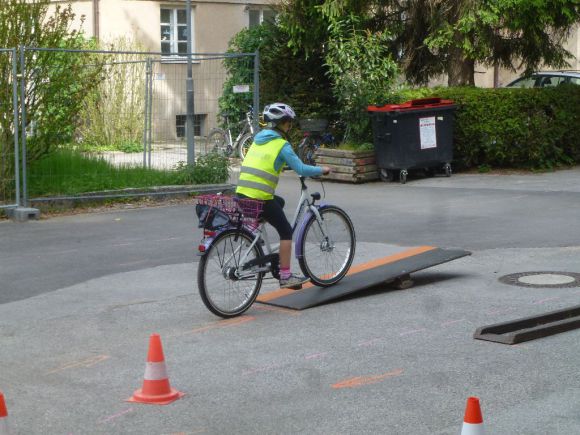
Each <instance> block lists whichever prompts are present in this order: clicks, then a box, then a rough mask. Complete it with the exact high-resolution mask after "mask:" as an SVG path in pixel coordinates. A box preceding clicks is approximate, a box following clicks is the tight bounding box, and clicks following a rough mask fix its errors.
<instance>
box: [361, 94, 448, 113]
mask: <svg viewBox="0 0 580 435" xmlns="http://www.w3.org/2000/svg"><path fill="white" fill-rule="evenodd" d="M453 104H454V102H453V100H443V99H441V98H438V97H435V98H420V99H417V100H411V101H407V102H405V103H402V104H385V105H383V106H368V107H367V110H368V111H369V112H407V111H411V110H421V109H426V108H427V109H428V108H432V107H444V106H451V105H453Z"/></svg>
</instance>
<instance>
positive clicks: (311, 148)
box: [298, 136, 318, 166]
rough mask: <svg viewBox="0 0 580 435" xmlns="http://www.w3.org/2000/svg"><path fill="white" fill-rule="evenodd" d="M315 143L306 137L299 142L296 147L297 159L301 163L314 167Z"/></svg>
mask: <svg viewBox="0 0 580 435" xmlns="http://www.w3.org/2000/svg"><path fill="white" fill-rule="evenodd" d="M317 148H318V147H317V146H316V143H315V142H314V140H313V139H312V138H311V137H310V136H308V137H306V138H304V139H303V140H302V142H300V144H299V145H298V153H299V155H298V157H300V160H302V162H304V163H306V164H307V165H312V166H316V161H315V159H314V153H315V152H316V149H317Z"/></svg>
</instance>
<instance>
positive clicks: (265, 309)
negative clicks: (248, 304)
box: [252, 305, 301, 316]
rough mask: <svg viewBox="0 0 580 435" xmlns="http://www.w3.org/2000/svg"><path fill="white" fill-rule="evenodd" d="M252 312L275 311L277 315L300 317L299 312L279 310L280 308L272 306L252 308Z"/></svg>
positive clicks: (286, 309) (285, 309) (287, 309)
mask: <svg viewBox="0 0 580 435" xmlns="http://www.w3.org/2000/svg"><path fill="white" fill-rule="evenodd" d="M252 309H253V310H258V311H276V312H279V313H285V314H289V315H290V316H300V315H301V314H300V312H299V311H296V310H291V309H289V308H280V307H274V306H268V305H263V306H257V305H256V306H253V307H252Z"/></svg>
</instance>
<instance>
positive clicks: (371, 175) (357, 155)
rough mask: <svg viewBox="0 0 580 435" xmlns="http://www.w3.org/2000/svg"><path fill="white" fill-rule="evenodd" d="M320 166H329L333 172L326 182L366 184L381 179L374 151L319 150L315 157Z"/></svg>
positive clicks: (325, 177)
mask: <svg viewBox="0 0 580 435" xmlns="http://www.w3.org/2000/svg"><path fill="white" fill-rule="evenodd" d="M315 160H316V164H317V165H318V166H322V165H324V166H329V167H330V168H332V172H331V173H330V174H329V175H325V176H323V178H324V179H325V180H334V181H343V182H347V183H364V182H366V181H374V180H378V179H379V174H378V172H377V165H376V162H375V152H374V151H353V150H338V149H333V148H319V149H318V150H317V151H316V155H315Z"/></svg>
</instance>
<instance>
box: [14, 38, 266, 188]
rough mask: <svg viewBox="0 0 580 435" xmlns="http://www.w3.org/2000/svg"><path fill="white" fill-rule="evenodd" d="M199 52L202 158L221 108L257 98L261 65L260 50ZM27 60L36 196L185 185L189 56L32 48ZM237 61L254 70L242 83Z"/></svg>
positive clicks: (196, 76)
mask: <svg viewBox="0 0 580 435" xmlns="http://www.w3.org/2000/svg"><path fill="white" fill-rule="evenodd" d="M192 56H193V60H194V61H193V83H194V121H195V122H194V134H195V141H194V145H195V153H194V156H195V158H198V157H200V156H201V155H203V154H204V153H206V152H207V150H208V147H207V146H206V135H207V133H208V132H209V131H210V130H211V129H212V128H214V127H216V126H218V124H219V122H220V121H219V119H218V112H220V104H223V102H224V101H229V102H230V103H231V102H234V103H239V104H240V105H241V107H243V106H244V105H246V106H247V105H251V104H252V102H254V101H257V98H256V97H257V94H255V93H257V86H255V83H256V77H255V76H256V73H255V71H254V68H256V67H257V64H256V62H255V58H256V56H255V55H254V54H243V55H230V54H194V55H192ZM24 58H25V61H24V63H25V65H24V68H23V69H24V71H25V74H24V82H23V92H24V94H25V96H24V99H25V100H26V103H27V104H26V105H25V106H24V109H25V111H24V112H23V114H22V115H23V116H22V117H23V119H24V120H26V122H25V124H26V134H25V135H23V137H22V142H23V147H24V149H25V151H26V152H27V154H26V155H27V166H26V169H27V171H26V181H27V184H26V186H27V188H28V191H29V192H28V196H29V197H30V198H38V197H43V198H52V197H63V196H74V195H79V194H85V193H88V192H91V193H92V192H94V191H106V190H114V189H121V188H141V187H149V186H153V185H155V186H160V185H166V184H180V179H179V177H178V176H176V174H177V172H176V171H175V169H177V168H180V167H182V166H183V165H185V164H186V162H187V161H188V155H187V153H188V151H187V140H186V136H187V135H186V107H187V104H186V78H187V65H186V63H185V62H184V61H183V60H184V59H183V58H180V59H175V58H167V57H161V54H160V53H149V52H146V53H145V52H120V51H117V52H111V51H83V50H55V49H35V48H26V49H24ZM232 58H239V61H243V62H245V65H246V64H247V70H245V69H244V70H243V71H242V73H241V74H240V73H238V74H237V75H236V77H230V76H229V74H228V72H227V69H226V65H225V62H224V61H225V60H227V59H229V60H230V61H231V59H232ZM230 82H231V83H232V89H231V92H229V94H231V95H228V96H227V97H225V98H224V84H226V83H230ZM234 84H235V87H236V92H239V93H236V94H234V92H233V87H234ZM227 104H228V103H226V105H227ZM236 121H237V119H236ZM234 130H235V128H234ZM233 134H235V133H233ZM234 139H235V135H234ZM139 171H141V172H139Z"/></svg>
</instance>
